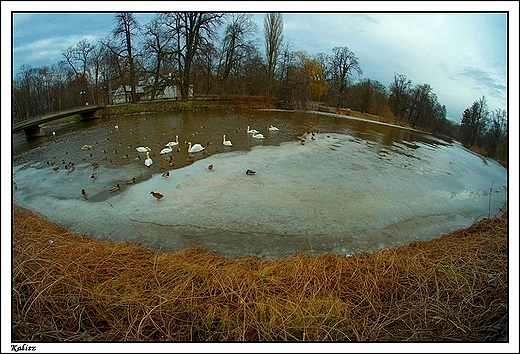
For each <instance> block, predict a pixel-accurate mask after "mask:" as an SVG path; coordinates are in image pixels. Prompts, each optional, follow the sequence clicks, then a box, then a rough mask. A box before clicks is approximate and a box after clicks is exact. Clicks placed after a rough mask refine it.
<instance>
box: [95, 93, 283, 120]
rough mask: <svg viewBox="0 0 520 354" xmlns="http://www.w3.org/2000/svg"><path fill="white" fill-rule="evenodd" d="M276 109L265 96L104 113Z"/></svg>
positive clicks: (132, 106)
mask: <svg viewBox="0 0 520 354" xmlns="http://www.w3.org/2000/svg"><path fill="white" fill-rule="evenodd" d="M258 108H274V105H273V103H272V101H271V100H269V98H267V97H263V96H252V97H243V96H240V97H225V98H223V99H220V98H218V97H204V98H200V97H199V98H198V99H196V100H193V101H188V102H182V101H175V100H161V101H152V102H147V101H143V102H139V103H131V104H130V103H129V104H121V105H113V106H107V107H106V108H105V110H104V112H103V114H104V115H105V116H122V115H128V114H144V113H155V112H170V111H203V110H207V111H213V110H236V109H258Z"/></svg>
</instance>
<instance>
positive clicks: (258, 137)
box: [253, 133, 264, 139]
mask: <svg viewBox="0 0 520 354" xmlns="http://www.w3.org/2000/svg"><path fill="white" fill-rule="evenodd" d="M253 138H257V139H263V138H264V135H263V134H257V133H253Z"/></svg>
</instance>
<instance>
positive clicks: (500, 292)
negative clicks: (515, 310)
mask: <svg viewBox="0 0 520 354" xmlns="http://www.w3.org/2000/svg"><path fill="white" fill-rule="evenodd" d="M13 211H14V214H13V215H14V219H13V282H12V285H13V289H12V295H13V297H12V320H13V323H12V326H13V327H12V333H13V335H12V336H13V337H12V340H13V341H24V342H30V341H154V342H158V341H190V342H191V341H197V342H201V341H233V342H235V341H237V342H240V341H262V342H267V341H269V342H271V341H334V342H335V341H494V340H497V339H498V338H499V337H500V331H501V329H502V328H503V325H504V323H505V322H506V321H507V315H508V307H507V306H508V273H507V270H508V268H507V266H508V242H507V235H508V229H507V224H508V219H507V215H505V216H503V217H501V218H495V219H487V220H483V221H481V222H478V223H477V224H475V225H473V226H471V227H470V228H468V229H464V230H459V231H456V232H454V233H452V234H449V235H444V236H442V237H441V238H438V239H434V240H430V241H421V242H413V243H412V244H410V245H409V246H400V247H397V248H395V249H384V250H381V251H379V252H376V253H360V254H357V255H354V256H351V257H345V256H343V255H325V256H310V255H306V254H300V255H297V256H291V257H282V258H280V259H276V260H269V259H263V258H257V257H237V258H222V257H218V256H216V255H214V254H211V253H208V252H205V251H204V250H202V249H200V248H192V249H185V250H180V251H177V252H171V253H160V252H152V251H149V250H147V249H145V248H143V247H141V246H139V245H137V244H127V243H114V242H109V241H104V240H98V239H95V238H89V237H86V236H83V235H79V234H75V233H71V232H69V231H68V230H66V229H64V228H61V227H59V226H56V225H54V224H52V223H50V222H47V221H46V220H44V219H42V218H41V217H39V216H37V215H34V214H32V213H30V212H28V211H27V210H25V209H23V208H20V207H18V206H14V210H13ZM50 240H53V241H54V242H53V243H52V244H51V243H50V242H49V241H50Z"/></svg>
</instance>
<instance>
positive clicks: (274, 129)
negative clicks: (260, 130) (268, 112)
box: [269, 125, 279, 131]
mask: <svg viewBox="0 0 520 354" xmlns="http://www.w3.org/2000/svg"><path fill="white" fill-rule="evenodd" d="M269 130H271V131H277V130H279V129H278V128H277V127H273V126H272V125H271V126H270V127H269Z"/></svg>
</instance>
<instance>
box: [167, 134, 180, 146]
mask: <svg viewBox="0 0 520 354" xmlns="http://www.w3.org/2000/svg"><path fill="white" fill-rule="evenodd" d="M166 145H167V146H169V147H173V146H177V145H179V136H178V135H175V141H170V142H169V143H168V144H166Z"/></svg>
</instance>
